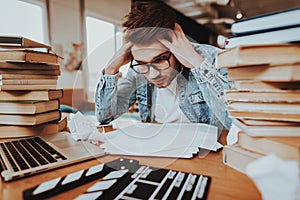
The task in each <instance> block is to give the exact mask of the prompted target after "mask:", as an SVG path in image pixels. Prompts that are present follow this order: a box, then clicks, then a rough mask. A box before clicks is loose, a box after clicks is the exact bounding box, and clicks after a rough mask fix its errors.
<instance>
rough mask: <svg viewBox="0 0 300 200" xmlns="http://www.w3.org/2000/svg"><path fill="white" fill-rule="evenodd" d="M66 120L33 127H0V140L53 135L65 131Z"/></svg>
mask: <svg viewBox="0 0 300 200" xmlns="http://www.w3.org/2000/svg"><path fill="white" fill-rule="evenodd" d="M67 126H68V120H67V118H66V117H64V118H62V119H61V120H59V121H53V122H48V123H43V124H40V125H34V126H14V125H0V138H15V137H28V136H39V135H45V134H55V133H58V132H60V131H64V130H66V129H67Z"/></svg>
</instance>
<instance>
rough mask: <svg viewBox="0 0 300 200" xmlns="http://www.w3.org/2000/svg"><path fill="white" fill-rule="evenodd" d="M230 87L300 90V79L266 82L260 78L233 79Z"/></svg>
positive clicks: (255, 89)
mask: <svg viewBox="0 0 300 200" xmlns="http://www.w3.org/2000/svg"><path fill="white" fill-rule="evenodd" d="M231 89H232V90H233V89H234V90H241V91H245V90H246V91H256V92H259V91H260V92H281V91H284V90H300V81H297V82H266V81H260V80H234V81H232V86H231ZM291 92H292V91H291Z"/></svg>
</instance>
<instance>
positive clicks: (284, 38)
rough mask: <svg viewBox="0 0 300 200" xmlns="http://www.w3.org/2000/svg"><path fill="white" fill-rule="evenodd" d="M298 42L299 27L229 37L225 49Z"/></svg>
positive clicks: (299, 36) (299, 37) (299, 35)
mask: <svg viewBox="0 0 300 200" xmlns="http://www.w3.org/2000/svg"><path fill="white" fill-rule="evenodd" d="M299 41H300V27H293V28H287V29H281V30H275V31H269V32H264V33H257V34H252V35H245V36H238V37H230V38H227V39H226V44H225V48H233V47H236V46H240V45H256V44H279V43H288V42H299Z"/></svg>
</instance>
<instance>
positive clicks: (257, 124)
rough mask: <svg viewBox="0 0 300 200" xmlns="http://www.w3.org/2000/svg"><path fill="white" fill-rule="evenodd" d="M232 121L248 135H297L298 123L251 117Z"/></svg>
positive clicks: (299, 133) (299, 128)
mask: <svg viewBox="0 0 300 200" xmlns="http://www.w3.org/2000/svg"><path fill="white" fill-rule="evenodd" d="M233 123H234V124H235V125H236V126H237V127H239V128H240V129H242V130H243V132H245V133H246V134H247V135H250V136H276V137H287V136H289V137H299V136H300V123H296V122H283V121H270V120H253V119H240V118H239V119H233Z"/></svg>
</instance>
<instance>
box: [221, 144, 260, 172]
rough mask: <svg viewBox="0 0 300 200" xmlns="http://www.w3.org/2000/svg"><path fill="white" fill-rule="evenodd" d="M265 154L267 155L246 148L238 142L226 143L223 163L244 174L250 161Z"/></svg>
mask: <svg viewBox="0 0 300 200" xmlns="http://www.w3.org/2000/svg"><path fill="white" fill-rule="evenodd" d="M263 156H265V155H264V154H261V153H257V152H255V151H251V150H247V149H244V148H242V147H241V146H240V145H238V144H234V145H230V146H228V145H226V146H224V148H223V163H224V164H225V165H228V166H229V167H231V168H233V169H235V170H237V171H239V172H241V173H244V174H245V173H246V166H247V165H248V164H249V163H251V162H253V161H255V160H257V159H259V158H261V157H263Z"/></svg>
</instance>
